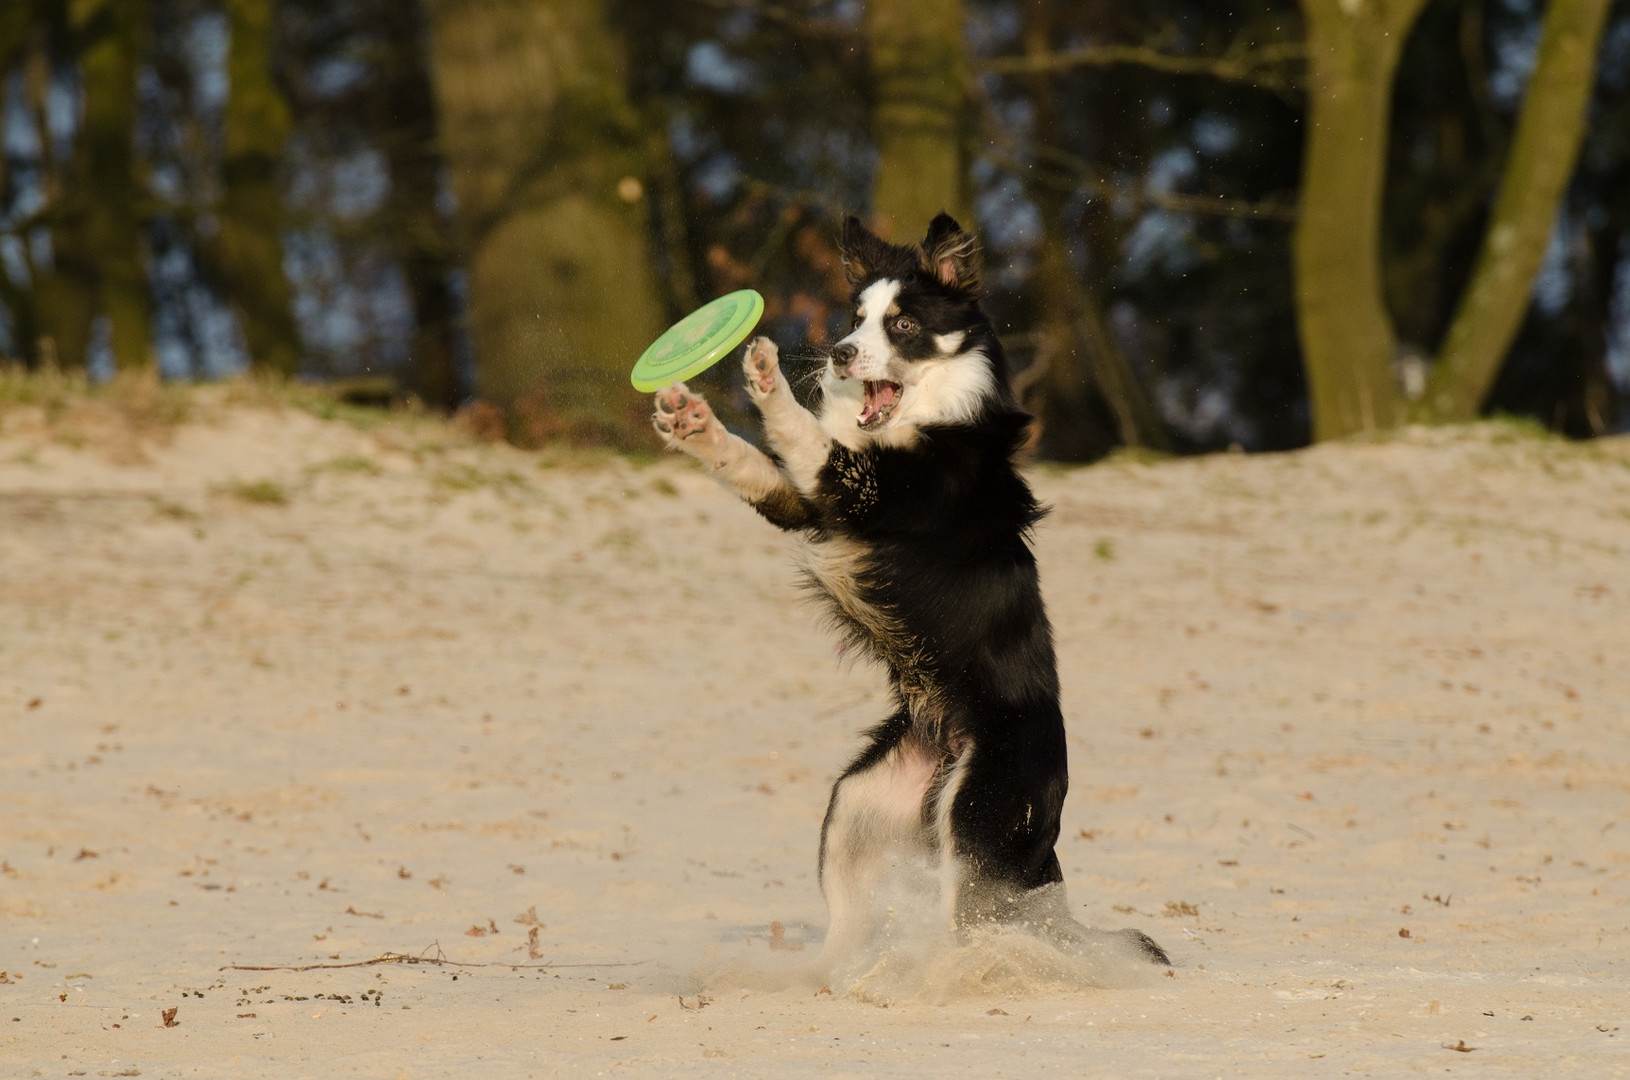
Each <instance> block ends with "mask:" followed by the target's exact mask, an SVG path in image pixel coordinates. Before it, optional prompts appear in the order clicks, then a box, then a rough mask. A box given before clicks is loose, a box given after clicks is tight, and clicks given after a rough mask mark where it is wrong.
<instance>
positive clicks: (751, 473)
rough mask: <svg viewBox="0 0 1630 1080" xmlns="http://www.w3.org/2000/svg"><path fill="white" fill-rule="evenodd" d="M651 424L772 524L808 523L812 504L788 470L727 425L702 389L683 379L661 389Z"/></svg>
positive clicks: (672, 446) (673, 446)
mask: <svg viewBox="0 0 1630 1080" xmlns="http://www.w3.org/2000/svg"><path fill="white" fill-rule="evenodd" d="M655 400H656V412H654V413H653V414H652V415H651V426H652V427H654V428H656V429H657V434H658V435H661V436H662V441H663V442H664V443H666V444H667V445H668V447H669V448H670V449H673V450H681V451H683V452H685V453H687V454H689V455H690V456H691V457H693V458H695V459H696V460H697V461H700V462H701V463H702V464H704V465H706V466H707V467H708V471H709V472H710V473H712V474H713V477H714V479H716V480H718V481H719V483H721V484H723V485H724V486H725V487H727V488H729V489H730V490H731V491H734V492H735V493H736V494H737V495H740V496H741V497H742V498H743V499H745V500H746V501H747V502H748V503H750V504H751V505H752V506H753V508H754V509H755V510H757V511H758V512H759V513H761V514H763V515H764V516H765V517H766V518H768V519H769V520H770V522H771V524H774V525H778V526H780V527H781V528H783V529H796V528H800V527H802V526H803V525H805V524H807V522H808V520H809V508H808V506H807V505H806V504H805V503H804V500H803V499H802V498H801V497H800V496H799V494H798V492H797V490H796V489H795V488H793V486H792V484H791V483H790V482H789V481H788V479H787V475H786V474H785V473H783V472H782V471H781V470H780V469H779V468H777V467H776V464H775V462H774V461H772V460H771V459H770V458H769V456H768V455H766V454H765V453H764V452H763V451H761V450H759V449H757V448H756V447H754V446H752V445H750V444H749V443H748V442H747V441H746V440H745V439H743V438H741V436H739V435H736V434H734V433H732V432H730V431H728V430H726V428H725V426H724V425H723V424H721V423H720V422H719V419H718V417H716V416H714V415H713V410H712V409H711V408H709V407H708V403H707V402H706V401H704V400H703V399H702V397H701V395H699V394H696V393H693V392H692V391H691V390H690V389H689V388H688V387H686V386H685V384H684V383H675V384H674V385H672V386H670V387H668V388H667V389H666V390H659V391H658V392H657V394H656V399H655Z"/></svg>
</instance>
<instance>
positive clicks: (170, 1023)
mask: <svg viewBox="0 0 1630 1080" xmlns="http://www.w3.org/2000/svg"><path fill="white" fill-rule="evenodd" d="M176 1011H177V1010H176V1009H175V1008H173V1007H172V1008H169V1009H165V1010H164V1011H163V1012H161V1013H159V1015H160V1016H161V1017H163V1018H164V1026H165V1027H179V1026H180V1025H179V1024H178V1023H177V1021H176V1018H175V1014H176Z"/></svg>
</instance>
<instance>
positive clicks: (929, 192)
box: [866, 0, 972, 243]
mask: <svg viewBox="0 0 1630 1080" xmlns="http://www.w3.org/2000/svg"><path fill="white" fill-rule="evenodd" d="M866 39H867V45H868V48H869V50H870V66H871V79H872V94H873V105H872V137H873V139H874V140H875V141H876V144H877V174H876V177H875V179H874V181H873V185H872V210H873V213H874V215H875V217H876V221H875V224H876V225H877V228H878V230H879V233H880V234H881V235H884V236H886V237H888V238H889V239H891V240H893V241H895V242H896V243H901V242H909V241H910V240H913V239H915V238H916V236H917V234H918V230H920V229H922V228H924V227H926V226H927V224H928V222H929V220H930V219H932V218H933V216H934V215H935V214H937V213H939V212H940V211H942V210H943V211H945V212H947V213H949V214H950V215H951V216H953V217H955V218H957V219H958V220H959V221H961V222H963V223H964V224H969V225H971V224H972V222H971V211H970V209H969V206H968V190H967V188H968V184H967V168H966V165H967V162H966V160H965V157H964V153H963V133H964V131H965V129H966V124H967V117H968V107H967V105H968V94H967V86H968V58H967V48H966V45H965V44H964V38H963V26H962V4H961V0H868V3H867V4H866Z"/></svg>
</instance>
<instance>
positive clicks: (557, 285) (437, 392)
mask: <svg viewBox="0 0 1630 1080" xmlns="http://www.w3.org/2000/svg"><path fill="white" fill-rule="evenodd" d="M0 80H3V81H0V94H3V102H0V109H3V112H0V145H3V155H0V357H11V358H13V360H14V362H17V363H21V364H23V365H25V366H28V367H30V368H59V369H63V370H68V371H83V372H85V373H86V375H87V376H88V377H90V378H91V379H93V380H100V379H106V378H109V377H111V376H113V375H114V374H115V373H116V372H120V371H124V370H127V369H149V370H155V369H156V370H157V371H158V372H159V373H161V374H162V375H163V376H164V377H166V378H171V379H208V378H218V377H222V376H225V375H229V374H233V373H237V372H241V371H243V370H245V369H257V370H263V371H266V372H272V373H278V374H280V375H282V376H285V377H294V378H305V379H316V380H332V381H337V382H339V383H340V385H341V388H342V390H344V391H345V392H347V393H350V394H352V395H354V396H356V397H358V398H364V399H366V398H372V399H375V400H382V401H383V400H396V399H403V398H411V399H414V400H417V401H418V402H421V403H423V405H424V406H425V407H428V408H432V409H438V410H445V411H449V412H453V411H459V412H462V414H463V416H464V418H465V420H466V421H467V422H468V423H469V424H471V425H473V426H475V427H476V428H478V429H480V430H482V431H484V432H486V433H488V434H493V435H498V434H503V435H506V436H507V437H509V438H510V439H511V440H512V441H515V442H517V443H519V444H521V445H528V446H535V445H542V444H544V443H549V442H556V441H570V442H578V443H607V444H611V445H614V446H623V447H631V446H645V447H647V448H648V447H649V445H650V442H649V433H648V431H646V430H645V419H644V416H645V414H646V413H647V412H648V405H647V403H646V402H645V401H644V400H643V397H642V396H641V395H638V394H635V393H634V392H633V391H632V390H631V389H630V388H629V387H628V384H627V377H626V372H627V368H628V367H629V366H630V364H631V363H632V361H633V359H634V357H635V356H637V355H638V353H639V352H640V350H641V349H642V348H643V346H644V345H645V344H646V343H647V342H648V341H649V340H650V339H651V338H652V337H654V336H655V335H656V334H657V333H658V332H659V331H660V330H661V328H662V327H663V326H665V325H666V324H667V323H668V322H670V321H672V320H673V319H675V318H677V317H678V316H679V315H681V314H683V313H684V312H686V311H688V310H690V309H691V308H693V307H694V306H696V305H697V304H699V303H700V302H702V301H704V300H706V299H708V298H710V297H712V296H715V295H718V294H720V293H723V292H727V291H730V290H733V289H737V288H742V287H747V286H751V287H754V288H756V289H758V290H759V291H760V292H762V293H764V295H765V297H766V299H767V307H766V317H765V323H764V327H765V330H766V332H768V333H770V334H771V335H772V336H773V337H775V338H776V339H777V340H778V341H780V342H781V343H782V345H783V348H784V349H785V348H790V349H791V352H792V355H793V356H794V358H797V357H798V356H800V355H801V356H802V357H804V358H805V359H806V360H810V359H812V358H814V357H815V356H817V355H818V350H819V349H820V347H821V346H822V345H823V344H828V343H830V342H831V341H832V340H834V336H835V335H836V334H837V333H838V331H839V329H840V327H841V325H842V323H843V321H844V319H845V300H846V294H847V287H846V285H845V284H844V281H843V275H842V269H841V265H840V262H839V258H838V252H837V250H836V242H835V241H836V235H837V223H838V222H839V220H840V219H841V216H842V215H843V214H844V213H846V212H859V213H862V214H863V215H865V216H867V217H868V218H869V220H870V221H871V222H872V223H873V224H874V226H875V227H877V228H878V229H879V230H880V231H882V232H884V234H885V235H890V236H892V237H893V238H894V239H896V240H909V239H911V238H913V237H915V236H916V235H917V234H918V233H919V232H920V230H921V229H922V227H923V225H924V224H925V223H926V221H927V220H928V218H929V217H930V216H931V215H932V214H933V213H935V212H936V211H938V210H940V209H942V208H944V209H949V210H950V211H951V212H952V213H953V214H955V215H957V216H958V217H960V218H961V219H962V220H963V221H964V222H965V223H967V224H971V225H972V226H973V227H974V228H976V229H977V231H978V232H979V234H980V236H981V240H982V244H983V247H984V260H985V266H986V271H985V279H986V285H987V288H988V291H989V299H988V306H989V308H990V310H991V311H992V313H993V315H994V317H995V319H996V321H997V323H998V328H999V330H1000V331H1001V332H1002V334H1003V335H1004V339H1005V341H1006V342H1007V344H1008V346H1009V350H1010V353H1011V354H1012V356H1013V358H1014V360H1015V361H1016V365H1015V366H1016V370H1017V375H1016V384H1017V389H1018V390H1019V392H1020V394H1021V396H1022V398H1023V400H1024V401H1025V403H1026V405H1027V406H1028V407H1029V408H1030V409H1031V410H1032V411H1033V412H1034V413H1035V414H1036V416H1037V418H1038V422H1037V424H1036V428H1035V433H1036V440H1037V449H1038V451H1039V453H1040V454H1041V455H1043V456H1045V457H1049V458H1053V459H1060V460H1077V461H1084V460H1092V459H1095V458H1098V457H1101V456H1103V455H1104V454H1106V453H1108V452H1109V451H1111V450H1113V449H1114V448H1116V447H1121V446H1130V447H1140V448H1147V449H1153V450H1163V451H1175V452H1204V451H1208V450H1214V449H1221V448H1225V447H1231V446H1237V447H1241V448H1244V449H1247V450H1272V449H1283V448H1288V447H1294V446H1299V445H1303V444H1306V443H1308V442H1310V441H1316V440H1320V439H1326V438H1333V437H1340V436H1344V435H1349V434H1353V433H1356V432H1363V431H1373V430H1383V429H1387V428H1390V427H1394V426H1397V425H1399V424H1402V423H1406V422H1412V421H1416V422H1453V421H1458V420H1465V419H1470V418H1473V417H1476V416H1478V415H1481V414H1487V413H1490V412H1505V413H1512V414H1520V415H1524V416H1528V417H1532V418H1534V419H1536V420H1537V421H1539V422H1540V423H1542V424H1543V425H1545V426H1546V427H1548V428H1552V429H1554V430H1559V431H1562V432H1565V433H1567V434H1569V435H1571V436H1575V437H1589V436H1592V435H1598V434H1604V433H1608V432H1612V431H1619V430H1625V429H1626V427H1627V426H1630V0H1618V2H1616V3H1612V2H1609V0H1548V2H1544V3H1541V2H1537V0H1300V2H1299V3H1297V2H1294V0H1246V2H1243V3H1240V4H1232V5H1218V4H1213V3H1203V2H1199V0H1144V2H1141V3H1138V4H1130V3H1125V2H1123V0H1090V2H1085V3H1077V2H1064V0H871V2H868V3H860V2H856V0H835V2H821V0H785V2H768V0H763V2H740V0H672V2H659V0H425V2H424V3H422V4H421V3H405V2H402V0H4V2H3V3H0ZM733 367H734V365H721V366H720V367H719V368H717V369H715V371H714V372H713V373H710V374H709V375H708V376H706V377H705V379H704V382H705V383H706V384H707V385H708V386H709V387H710V388H712V389H713V390H714V396H715V398H716V399H721V398H722V399H724V400H725V401H729V400H730V398H731V394H730V380H731V378H732V377H733V376H732V372H731V371H730V369H731V368H733ZM744 404H745V402H744V400H743V399H742V398H741V396H740V394H739V393H737V394H736V395H735V407H736V408H738V409H740V408H742V407H744ZM726 411H727V412H728V411H729V408H728V406H727V408H726Z"/></svg>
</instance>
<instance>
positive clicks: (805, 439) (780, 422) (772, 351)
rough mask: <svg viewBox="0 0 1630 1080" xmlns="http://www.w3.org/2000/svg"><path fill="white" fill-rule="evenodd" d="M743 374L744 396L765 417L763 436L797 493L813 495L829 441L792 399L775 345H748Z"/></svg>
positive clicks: (766, 341)
mask: <svg viewBox="0 0 1630 1080" xmlns="http://www.w3.org/2000/svg"><path fill="white" fill-rule="evenodd" d="M741 368H742V374H743V376H744V377H745V378H746V380H747V396H748V397H750V398H752V399H753V404H755V405H757V406H758V411H759V413H760V414H761V415H762V416H763V417H764V434H765V436H766V437H768V439H769V440H770V445H771V446H772V447H774V448H775V452H776V453H777V454H779V455H780V457H781V460H782V461H783V462H785V463H786V466H787V474H788V475H789V476H791V477H792V482H793V483H794V484H796V485H797V487H798V490H799V491H801V492H803V493H804V494H805V495H810V494H813V493H814V491H815V487H816V483H817V481H818V480H819V478H820V475H821V467H822V466H824V465H825V464H826V459H827V457H828V456H829V455H830V454H831V453H832V440H831V439H830V438H828V437H827V434H826V432H824V431H822V430H821V422H820V421H819V420H817V419H815V415H814V414H813V413H811V412H810V411H809V410H808V409H806V408H804V407H803V406H802V405H800V404H798V401H797V399H796V398H794V397H793V396H792V387H791V386H790V385H789V384H788V383H787V377H786V376H785V375H783V374H782V373H781V354H780V351H779V350H778V349H777V348H776V345H775V342H773V341H771V340H770V339H769V338H767V337H756V338H754V339H753V340H752V341H749V342H748V343H747V351H746V352H745V353H744V354H743V355H742V360H741Z"/></svg>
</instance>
